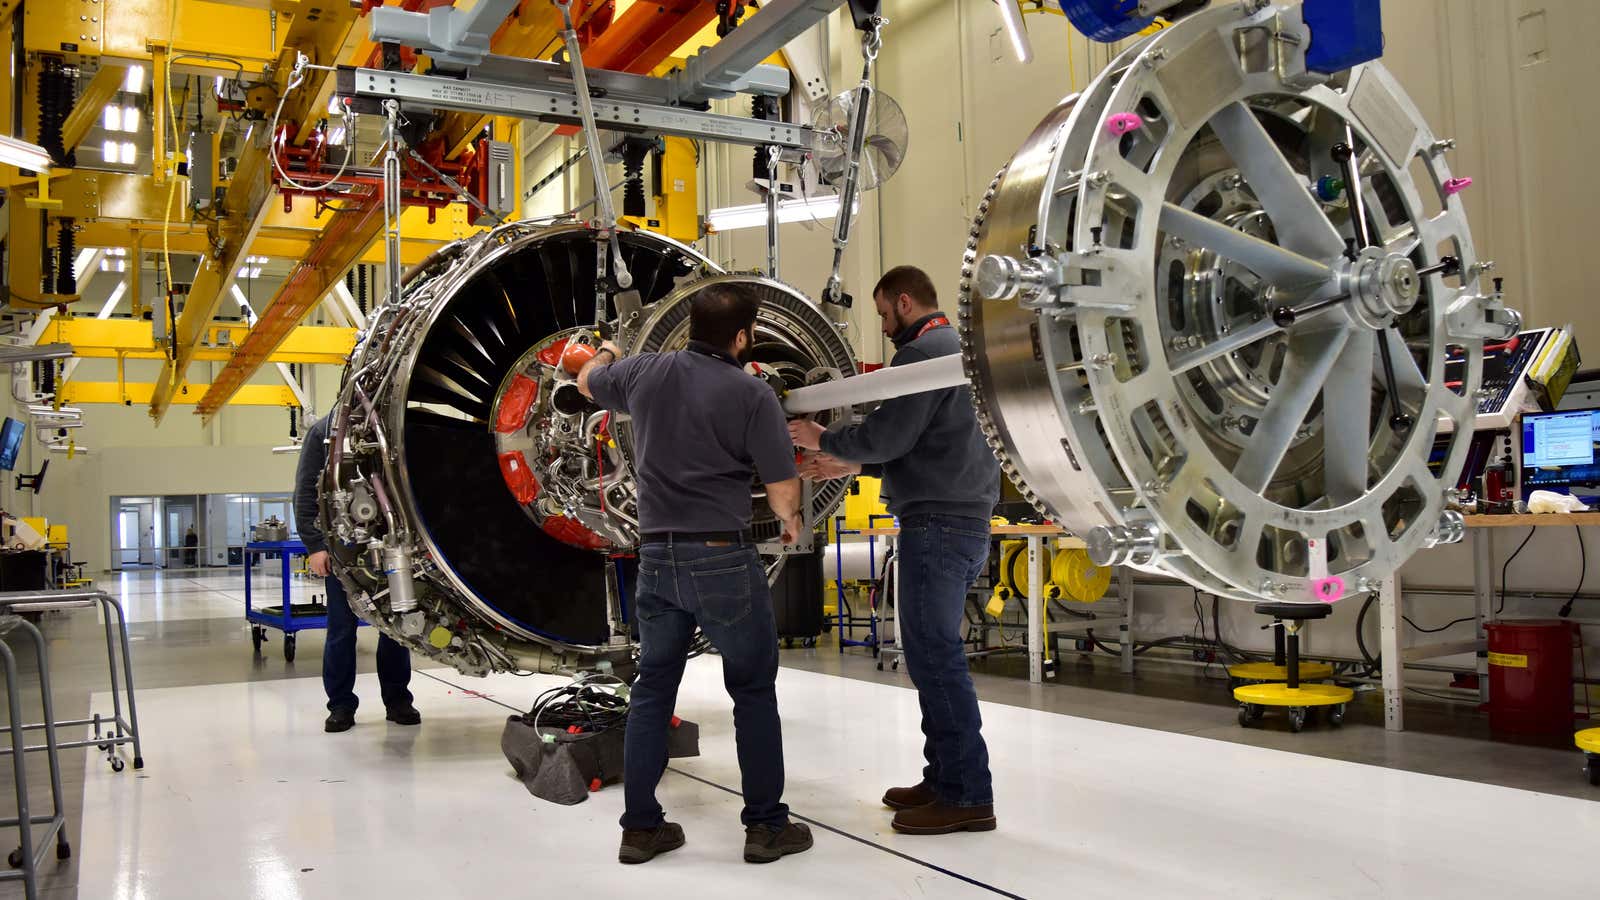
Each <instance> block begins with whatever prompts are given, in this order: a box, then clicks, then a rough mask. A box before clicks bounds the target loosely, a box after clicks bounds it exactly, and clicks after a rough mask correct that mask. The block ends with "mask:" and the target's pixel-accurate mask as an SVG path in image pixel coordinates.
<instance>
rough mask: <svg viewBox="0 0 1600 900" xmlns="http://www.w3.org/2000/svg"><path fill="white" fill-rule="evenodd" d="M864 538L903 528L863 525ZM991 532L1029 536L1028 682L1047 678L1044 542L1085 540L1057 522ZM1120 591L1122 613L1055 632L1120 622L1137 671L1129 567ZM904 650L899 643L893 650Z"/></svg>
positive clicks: (1072, 545)
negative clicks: (1046, 540)
mask: <svg viewBox="0 0 1600 900" xmlns="http://www.w3.org/2000/svg"><path fill="white" fill-rule="evenodd" d="M856 533H857V534H859V535H862V536H864V537H882V538H889V539H893V538H895V537H896V536H897V535H899V534H900V529H899V528H862V529H860V530H859V531H857V532H856ZM989 533H990V534H991V535H994V536H995V537H1025V538H1027V539H1028V681H1030V682H1032V683H1034V684H1039V683H1040V682H1042V681H1044V635H1045V625H1044V554H1043V552H1042V550H1043V546H1044V541H1045V539H1046V538H1049V537H1056V538H1058V540H1057V542H1056V543H1057V545H1058V546H1059V547H1061V549H1064V550H1071V549H1080V550H1081V549H1083V548H1084V543H1083V539H1082V538H1079V537H1075V536H1073V535H1069V534H1067V533H1066V532H1065V531H1063V530H1061V529H1060V528H1059V527H1057V526H1055V525H991V526H989ZM894 579H895V581H894V586H895V590H894V598H895V602H896V603H899V602H900V562H899V559H898V558H896V560H895V563H894ZM1117 590H1118V593H1119V594H1120V595H1121V596H1120V599H1121V601H1122V612H1121V613H1120V614H1119V615H1110V616H1100V615H1095V616H1093V617H1092V618H1088V619H1075V620H1073V621H1070V622H1062V623H1059V624H1055V625H1052V626H1050V629H1049V630H1050V631H1051V632H1052V633H1069V632H1073V631H1080V630H1084V629H1089V628H1093V627H1094V625H1095V623H1097V622H1116V623H1117V627H1118V630H1119V633H1120V635H1121V638H1122V671H1124V672H1132V671H1133V641H1132V640H1130V639H1129V638H1130V635H1131V634H1132V631H1133V575H1132V572H1131V571H1130V570H1128V569H1126V568H1124V569H1121V570H1119V572H1118V578H1117ZM892 652H894V653H897V654H898V653H900V652H901V651H900V649H899V647H898V646H896V647H895V649H894V650H893V651H892Z"/></svg>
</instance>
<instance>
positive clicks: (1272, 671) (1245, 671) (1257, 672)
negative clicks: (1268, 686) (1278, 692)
mask: <svg viewBox="0 0 1600 900" xmlns="http://www.w3.org/2000/svg"><path fill="white" fill-rule="evenodd" d="M1228 677H1229V678H1232V679H1235V680H1237V681H1288V680H1289V668H1288V667H1287V666H1278V665H1273V664H1272V663H1269V662H1252V663H1240V664H1238V665H1236V666H1229V667H1228ZM1332 677H1333V666H1330V665H1328V664H1327V663H1312V662H1303V663H1301V664H1300V680H1301V681H1324V680H1326V679H1329V678H1332Z"/></svg>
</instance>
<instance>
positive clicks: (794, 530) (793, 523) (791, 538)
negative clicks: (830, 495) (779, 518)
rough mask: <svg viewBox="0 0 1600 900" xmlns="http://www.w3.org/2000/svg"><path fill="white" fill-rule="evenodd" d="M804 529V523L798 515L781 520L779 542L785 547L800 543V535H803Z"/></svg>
mask: <svg viewBox="0 0 1600 900" xmlns="http://www.w3.org/2000/svg"><path fill="white" fill-rule="evenodd" d="M805 529H806V526H805V523H804V522H802V521H801V519H800V516H799V514H795V515H793V516H790V517H789V518H787V519H784V520H783V535H782V537H781V538H780V540H782V541H783V545H784V546H785V547H793V546H794V545H795V544H798V543H800V535H802V534H804V533H805Z"/></svg>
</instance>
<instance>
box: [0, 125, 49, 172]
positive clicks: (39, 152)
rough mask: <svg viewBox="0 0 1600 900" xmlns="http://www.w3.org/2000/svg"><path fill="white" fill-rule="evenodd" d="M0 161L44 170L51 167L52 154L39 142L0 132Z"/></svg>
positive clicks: (10, 164)
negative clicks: (34, 142)
mask: <svg viewBox="0 0 1600 900" xmlns="http://www.w3.org/2000/svg"><path fill="white" fill-rule="evenodd" d="M0 163H5V164H6V165H9V166H16V167H17V168H19V169H28V170H30V171H33V172H42V171H44V170H45V169H48V168H50V154H49V153H47V152H45V149H44V148H43V147H41V146H39V145H38V144H30V143H28V142H27V141H22V140H18V139H16V138H14V137H7V136H6V135H3V134H0Z"/></svg>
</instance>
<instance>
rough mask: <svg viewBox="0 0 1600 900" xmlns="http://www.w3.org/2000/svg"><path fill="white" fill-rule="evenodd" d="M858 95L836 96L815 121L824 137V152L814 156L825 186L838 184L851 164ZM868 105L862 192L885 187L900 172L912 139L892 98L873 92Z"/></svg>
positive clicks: (818, 113) (897, 105) (903, 117)
mask: <svg viewBox="0 0 1600 900" xmlns="http://www.w3.org/2000/svg"><path fill="white" fill-rule="evenodd" d="M856 96H857V92H856V91H853V90H851V91H845V92H844V93H842V94H840V95H838V96H837V97H834V98H833V99H832V100H829V101H828V102H827V103H826V104H824V105H823V107H822V108H821V109H819V110H817V114H816V116H815V118H814V120H813V122H812V127H814V128H815V129H816V130H817V131H818V132H820V133H821V135H822V137H823V140H822V141H821V142H820V143H821V146H822V149H819V150H817V151H816V153H815V156H814V158H815V160H816V164H817V174H818V175H819V176H821V178H822V183H823V184H828V185H837V184H839V183H840V182H841V181H842V180H843V179H844V174H845V170H846V169H847V168H848V167H849V165H850V123H851V121H852V120H853V119H854V118H855V115H856ZM867 103H868V104H869V106H868V109H867V117H866V128H867V137H866V142H865V143H864V145H863V147H862V151H861V175H860V178H861V181H860V185H859V189H860V190H863V191H870V190H872V189H873V188H875V187H877V186H878V185H880V184H883V183H884V182H885V181H888V180H889V179H890V178H891V177H892V176H893V175H894V173H895V172H896V171H898V170H899V168H900V163H902V162H903V161H905V158H906V145H907V143H908V142H909V141H910V139H911V132H910V129H908V128H907V127H906V114H905V113H904V112H902V111H901V109H900V104H898V103H896V102H895V100H894V98H893V97H891V96H889V95H888V94H885V93H883V92H882V91H872V92H871V93H870V94H869V95H868V100H867Z"/></svg>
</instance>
